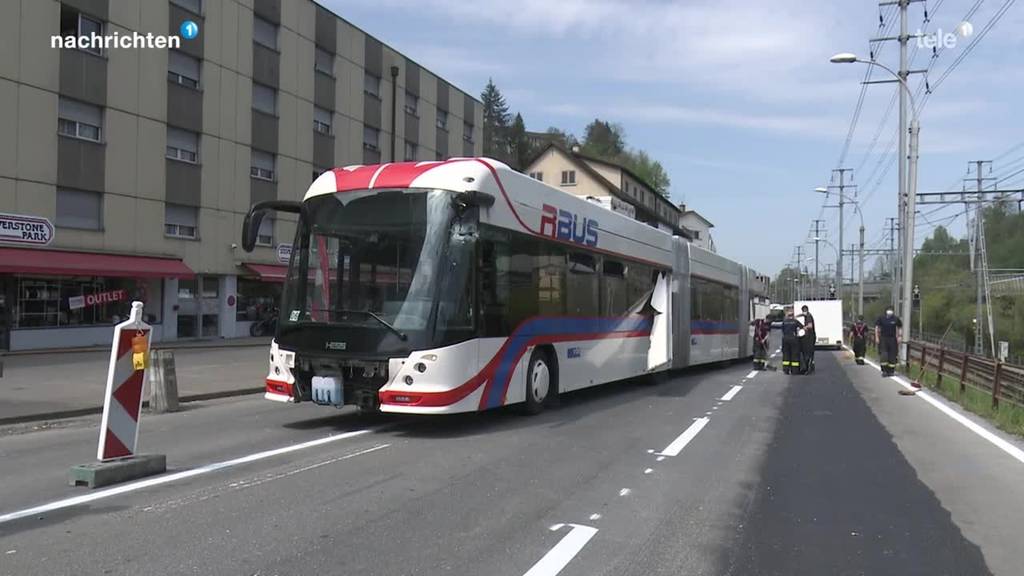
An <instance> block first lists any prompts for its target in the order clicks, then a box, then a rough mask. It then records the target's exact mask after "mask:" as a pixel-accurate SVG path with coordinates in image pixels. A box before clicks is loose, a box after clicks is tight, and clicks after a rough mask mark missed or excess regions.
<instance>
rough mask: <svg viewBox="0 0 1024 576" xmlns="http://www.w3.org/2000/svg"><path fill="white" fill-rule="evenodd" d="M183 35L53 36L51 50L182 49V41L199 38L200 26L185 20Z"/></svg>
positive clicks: (94, 33)
mask: <svg viewBox="0 0 1024 576" xmlns="http://www.w3.org/2000/svg"><path fill="white" fill-rule="evenodd" d="M179 31H180V32H181V35H180V36H178V35H174V36H172V35H169V34H153V33H152V32H147V33H146V34H139V33H138V32H135V31H132V33H131V34H121V33H120V32H116V31H115V32H114V33H112V34H97V33H96V32H92V33H90V34H88V35H85V34H83V35H80V36H75V35H67V36H60V35H53V36H50V48H69V49H78V50H89V51H93V52H97V51H99V50H110V49H111V48H126V49H127V48H181V39H182V38H184V39H185V40H192V39H194V38H196V37H197V36H199V25H198V24H196V23H195V22H193V21H192V20H185V21H184V22H182V23H181V27H180V28H179Z"/></svg>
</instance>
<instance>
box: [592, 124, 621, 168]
mask: <svg viewBox="0 0 1024 576" xmlns="http://www.w3.org/2000/svg"><path fill="white" fill-rule="evenodd" d="M581 148H582V151H583V153H584V154H588V155H590V156H595V157H597V158H603V159H605V160H609V161H612V162H618V161H620V160H621V159H622V158H621V157H622V155H623V153H625V151H626V136H625V133H624V132H623V130H622V126H620V125H618V124H612V123H611V122H605V121H603V120H601V119H599V118H595V119H594V121H593V122H591V123H590V124H587V127H586V128H585V129H584V136H583V145H582V146H581Z"/></svg>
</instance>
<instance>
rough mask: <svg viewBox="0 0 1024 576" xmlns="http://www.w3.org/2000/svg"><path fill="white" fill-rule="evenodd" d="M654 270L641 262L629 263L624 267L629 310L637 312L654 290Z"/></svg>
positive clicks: (633, 312)
mask: <svg viewBox="0 0 1024 576" xmlns="http://www.w3.org/2000/svg"><path fill="white" fill-rule="evenodd" d="M655 274H656V272H655V270H654V269H653V268H651V267H650V266H645V265H643V264H630V265H629V266H628V267H626V290H627V296H626V301H627V302H629V308H628V310H629V312H630V313H632V314H637V313H639V312H640V311H641V310H642V309H643V306H644V304H645V303H646V302H647V299H648V298H649V297H650V295H651V291H653V290H654V278H655Z"/></svg>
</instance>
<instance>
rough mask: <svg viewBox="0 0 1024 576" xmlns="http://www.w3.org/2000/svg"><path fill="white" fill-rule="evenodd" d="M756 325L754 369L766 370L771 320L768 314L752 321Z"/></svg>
mask: <svg viewBox="0 0 1024 576" xmlns="http://www.w3.org/2000/svg"><path fill="white" fill-rule="evenodd" d="M750 325H751V326H753V327H754V370H764V369H765V368H766V367H767V364H768V335H769V334H770V332H771V321H770V320H769V319H768V317H767V316H766V317H765V318H764V319H761V318H758V319H756V320H754V321H753V322H751V323H750Z"/></svg>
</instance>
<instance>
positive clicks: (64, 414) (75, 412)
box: [0, 386, 265, 426]
mask: <svg viewBox="0 0 1024 576" xmlns="http://www.w3.org/2000/svg"><path fill="white" fill-rule="evenodd" d="M264 390H265V387H263V386H260V387H254V388H241V389H238V390H224V391H222V392H205V393H203V394H190V395H188V396H182V397H181V398H179V399H178V401H179V402H201V401H203V400H216V399H218V398H231V397H234V396H247V395H249V394H256V393H258V392H263V391H264ZM142 407H143V408H149V400H143V401H142ZM102 413H103V406H93V407H89V408H74V409H70V410H59V411H56V412H47V413H45V414H24V415H21V416H7V417H3V418H0V426H7V425H11V424H25V423H27V422H44V421H50V420H64V419H67V418H77V417H79V416H90V415H92V414H102Z"/></svg>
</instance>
